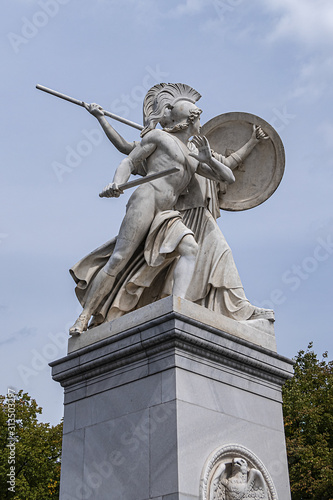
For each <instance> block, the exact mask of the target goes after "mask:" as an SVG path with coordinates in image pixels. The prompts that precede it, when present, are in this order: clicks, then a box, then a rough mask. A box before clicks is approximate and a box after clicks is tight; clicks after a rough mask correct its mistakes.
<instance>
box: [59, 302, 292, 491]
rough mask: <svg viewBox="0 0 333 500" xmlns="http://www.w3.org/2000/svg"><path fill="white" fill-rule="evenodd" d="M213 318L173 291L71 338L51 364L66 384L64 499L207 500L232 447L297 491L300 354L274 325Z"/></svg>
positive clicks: (284, 487) (279, 487)
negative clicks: (287, 387)
mask: <svg viewBox="0 0 333 500" xmlns="http://www.w3.org/2000/svg"><path fill="white" fill-rule="evenodd" d="M200 312H201V313H202V314H201V316H200V314H199V313H200ZM211 314H213V313H210V312H209V311H207V309H205V308H201V307H200V306H196V305H194V304H191V303H189V302H187V301H183V300H180V299H178V298H174V297H168V298H167V299H163V300H161V301H159V302H156V303H155V304H152V305H150V306H147V307H145V308H142V309H141V310H139V311H137V312H135V313H131V314H129V315H127V316H124V317H123V318H119V319H118V320H115V321H113V322H111V323H109V324H106V325H102V326H100V327H97V328H95V329H94V330H92V331H90V332H86V333H84V334H82V335H81V336H80V337H78V338H73V339H70V342H69V350H70V351H71V352H70V353H69V354H68V356H66V357H65V358H63V359H60V360H58V361H55V362H53V363H51V366H52V375H53V378H54V380H56V381H58V382H60V383H61V384H62V385H63V386H64V388H65V413H64V438H63V454H62V471H61V493H60V500H74V499H75V500H83V499H98V500H104V499H107V500H120V499H124V500H148V499H149V500H152V499H154V500H162V499H163V500H185V499H186V500H190V499H191V500H198V499H199V495H200V498H202V499H204V500H205V496H204V493H203V492H202V490H201V492H200V484H202V482H203V480H204V477H205V474H206V472H207V471H206V469H205V467H206V468H207V460H209V457H210V456H212V453H213V452H214V450H216V449H218V448H221V447H225V446H226V445H231V446H236V447H237V446H238V447H244V448H245V449H247V450H250V452H251V453H253V454H254V455H255V456H256V457H258V459H259V460H260V461H261V462H262V463H263V464H264V466H265V467H266V469H267V471H268V473H269V475H270V477H271V479H272V482H273V484H274V485H275V489H276V492H277V495H276V496H275V498H279V499H280V500H288V499H290V489H289V482H288V470H287V459H286V450H285V438H284V430H283V419H282V405H281V387H282V385H283V383H284V382H285V381H286V380H287V379H288V378H290V376H291V374H292V362H291V361H290V360H289V359H286V358H284V357H281V356H279V355H278V354H276V352H274V349H275V339H274V335H273V333H272V332H271V333H265V332H263V331H261V330H256V329H254V328H253V327H251V326H247V325H244V324H243V325H240V324H239V323H237V322H234V321H232V320H229V319H228V318H223V317H221V316H219V315H217V316H218V318H220V320H221V321H218V320H217V319H216V315H214V314H213V316H210V315H211ZM135 316H136V320H135ZM208 316H210V318H208ZM200 318H201V320H200ZM207 323H208V324H207ZM217 323H218V324H217ZM226 324H227V325H226ZM122 325H123V326H122ZM124 325H125V327H124ZM221 325H223V327H222V326H221ZM226 326H227V327H229V328H228V329H229V330H232V334H231V333H230V331H227V330H228V329H227V328H226ZM237 334H238V336H236V335H237ZM251 339H252V342H251ZM253 341H254V342H255V343H254V342H253ZM268 346H269V348H268ZM205 464H206V465H205ZM205 494H206V495H207V493H205ZM269 495H270V496H267V499H271V498H272V499H273V498H274V495H275V494H272V493H269ZM235 498H236V497H235ZM254 498H256V497H254ZM258 498H261V497H258Z"/></svg>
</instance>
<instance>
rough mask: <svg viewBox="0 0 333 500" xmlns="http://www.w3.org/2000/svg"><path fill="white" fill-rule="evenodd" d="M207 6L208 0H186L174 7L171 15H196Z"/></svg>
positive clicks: (175, 16) (176, 16) (178, 16)
mask: <svg viewBox="0 0 333 500" xmlns="http://www.w3.org/2000/svg"><path fill="white" fill-rule="evenodd" d="M208 3H209V2H208ZM205 6H207V0H206V1H205V0H185V2H184V3H180V4H178V5H177V6H176V7H175V8H174V9H172V10H170V11H169V16H170V17H174V18H180V17H182V16H187V15H195V14H198V13H199V12H201V11H202V10H203V8H204V7H205Z"/></svg>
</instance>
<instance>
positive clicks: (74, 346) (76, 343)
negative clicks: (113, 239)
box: [68, 295, 276, 353]
mask: <svg viewBox="0 0 333 500" xmlns="http://www.w3.org/2000/svg"><path fill="white" fill-rule="evenodd" d="M170 314H178V315H180V316H184V317H185V318H187V319H188V320H190V321H193V322H196V323H197V324H200V323H203V324H205V325H208V326H211V327H213V328H215V329H216V330H218V331H219V332H220V334H221V335H223V333H226V332H228V334H232V335H235V336H236V337H238V338H240V339H243V340H246V341H248V342H251V343H253V344H256V345H258V346H261V347H264V348H266V349H269V350H271V351H274V352H276V340H275V334H274V324H273V323H271V322H269V321H265V320H260V319H257V320H250V321H244V322H240V321H235V320H232V319H230V318H227V317H226V316H223V315H221V314H218V313H215V312H214V311H210V310H209V309H207V308H206V307H202V306H199V305H197V304H193V303H192V302H190V301H188V300H185V299H181V298H179V297H174V296H173V295H170V296H169V297H166V298H165V299H161V300H159V301H157V302H154V303H153V304H149V305H147V306H144V307H142V308H141V309H138V310H137V311H133V312H130V313H128V314H126V315H124V316H121V317H120V318H116V319H114V320H113V321H110V322H108V323H103V324H102V325H100V326H97V327H95V328H92V329H91V330H89V331H88V332H84V333H82V335H80V336H75V337H71V338H69V340H68V353H71V352H74V351H77V350H78V349H81V348H82V347H86V346H89V345H91V344H94V343H95V342H98V341H99V340H103V339H107V338H108V337H110V336H113V335H116V334H117V333H122V332H127V331H129V330H131V329H134V330H137V331H140V327H141V325H144V324H146V323H147V322H149V321H155V320H158V321H163V318H165V317H167V316H168V315H170Z"/></svg>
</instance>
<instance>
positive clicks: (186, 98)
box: [141, 83, 201, 136]
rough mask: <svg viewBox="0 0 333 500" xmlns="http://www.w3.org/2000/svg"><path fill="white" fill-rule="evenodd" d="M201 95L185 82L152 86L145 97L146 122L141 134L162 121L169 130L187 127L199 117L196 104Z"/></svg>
mask: <svg viewBox="0 0 333 500" xmlns="http://www.w3.org/2000/svg"><path fill="white" fill-rule="evenodd" d="M200 97H201V95H200V94H199V93H198V92H197V91H196V90H194V89H193V88H192V87H189V86H188V85H185V84H183V83H160V84H158V85H155V86H154V87H152V88H151V89H150V90H149V91H148V92H147V95H146V97H145V99H144V103H143V114H144V124H145V128H144V129H143V131H142V133H141V136H143V135H145V134H146V133H147V132H149V130H152V129H154V128H155V127H156V125H157V123H160V124H161V126H162V127H163V128H164V129H167V130H168V131H176V129H175V127H177V129H178V130H180V129H183V128H187V127H188V126H190V125H191V124H192V123H194V121H195V120H197V118H198V117H199V115H200V113H201V110H200V109H199V108H198V107H197V106H196V105H195V103H196V102H197V101H198V100H199V99H200Z"/></svg>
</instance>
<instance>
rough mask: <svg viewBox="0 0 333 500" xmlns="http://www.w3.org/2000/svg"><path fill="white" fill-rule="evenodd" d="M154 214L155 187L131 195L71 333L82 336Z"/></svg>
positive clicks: (142, 237) (145, 232) (139, 241)
mask: <svg viewBox="0 0 333 500" xmlns="http://www.w3.org/2000/svg"><path fill="white" fill-rule="evenodd" d="M154 215H155V198H154V192H153V190H152V189H151V188H150V187H149V186H148V185H147V186H145V189H141V190H140V188H139V189H138V190H137V191H136V192H135V193H134V194H133V195H132V196H131V198H130V201H129V203H128V207H127V211H126V215H125V217H124V219H123V222H122V224H121V226H120V230H119V235H118V238H117V242H116V246H115V249H114V251H113V254H112V255H111V257H110V259H109V261H108V262H107V264H106V265H105V267H104V268H103V269H102V270H101V271H100V272H99V273H98V274H97V276H96V277H95V279H94V281H93V283H92V286H91V288H90V290H89V292H88V295H87V298H86V304H85V306H84V309H83V311H82V313H81V314H80V316H79V317H78V319H77V320H76V321H75V323H74V325H73V326H72V327H71V328H70V330H69V333H70V335H79V334H80V333H82V332H83V331H85V330H86V329H87V327H88V323H89V320H90V318H91V316H92V315H93V314H94V313H95V311H96V309H97V308H98V306H99V304H100V303H101V301H102V299H103V298H104V297H105V296H106V295H107V294H108V293H109V292H110V291H111V290H112V287H113V285H114V282H115V279H116V277H117V274H118V273H119V272H120V271H122V269H123V268H124V267H125V266H126V264H127V262H128V261H129V259H130V258H131V256H132V255H133V252H134V251H135V250H136V248H137V247H138V245H139V244H140V243H141V242H142V241H143V239H144V238H145V236H146V234H147V232H148V230H149V227H150V225H151V223H152V221H153V219H154Z"/></svg>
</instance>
